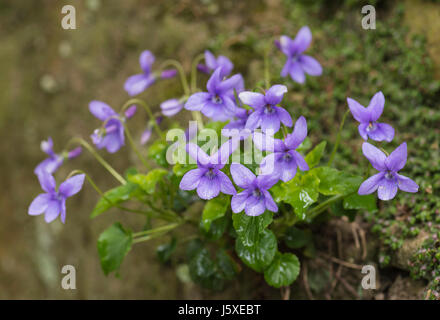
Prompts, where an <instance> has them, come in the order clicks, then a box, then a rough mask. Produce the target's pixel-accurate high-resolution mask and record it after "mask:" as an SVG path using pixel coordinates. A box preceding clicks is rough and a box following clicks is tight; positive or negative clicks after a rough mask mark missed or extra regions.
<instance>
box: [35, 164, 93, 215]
mask: <svg viewBox="0 0 440 320" xmlns="http://www.w3.org/2000/svg"><path fill="white" fill-rule="evenodd" d="M84 178H85V174H78V175H75V176H73V177H71V178H69V179H67V180H66V181H64V182H63V183H61V185H60V187H59V189H58V191H57V190H56V182H55V179H54V177H53V176H52V175H51V174H50V173H48V172H42V173H41V174H39V175H38V179H39V181H40V185H41V188H42V189H43V190H44V191H45V193H41V194H39V195H38V196H37V197H36V198H35V199H34V200H33V201H32V203H31V205H30V206H29V210H28V214H29V215H31V216H37V215H40V214H42V213H45V216H44V219H45V220H46V222H47V223H50V222H52V221H54V220H55V219H56V218H57V217H58V216H59V215H60V214H61V222H62V223H65V221H66V199H67V198H69V197H71V196H73V195H75V194H77V193H78V192H79V191H80V190H81V188H82V186H83V183H84Z"/></svg>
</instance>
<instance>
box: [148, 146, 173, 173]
mask: <svg viewBox="0 0 440 320" xmlns="http://www.w3.org/2000/svg"><path fill="white" fill-rule="evenodd" d="M167 149H168V144H167V143H166V142H165V141H162V140H157V141H156V142H154V143H153V144H152V145H151V146H150V147H149V148H148V157H149V158H151V159H153V160H154V161H155V162H156V163H157V164H158V165H160V166H162V167H167V166H168V161H167V159H166V153H167Z"/></svg>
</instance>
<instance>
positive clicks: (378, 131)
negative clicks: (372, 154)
mask: <svg viewBox="0 0 440 320" xmlns="http://www.w3.org/2000/svg"><path fill="white" fill-rule="evenodd" d="M347 103H348V107H349V108H350V111H351V114H352V115H353V118H355V119H356V121H358V122H359V123H360V124H359V127H358V130H359V134H360V135H361V137H362V138H363V139H364V140H365V141H367V140H368V138H370V139H371V140H375V141H383V140H385V141H387V142H390V141H392V140H393V138H394V129H393V127H392V126H390V125H389V124H386V123H379V122H377V120H378V119H379V117H380V116H381V115H382V112H383V107H384V105H385V97H384V95H383V93H382V92H381V91H379V92H377V93H376V94H375V95H374V96H373V98H371V101H370V104H369V105H368V107H367V108H364V107H363V106H362V105H361V104H360V103H359V102H357V101H356V100H353V99H351V98H347Z"/></svg>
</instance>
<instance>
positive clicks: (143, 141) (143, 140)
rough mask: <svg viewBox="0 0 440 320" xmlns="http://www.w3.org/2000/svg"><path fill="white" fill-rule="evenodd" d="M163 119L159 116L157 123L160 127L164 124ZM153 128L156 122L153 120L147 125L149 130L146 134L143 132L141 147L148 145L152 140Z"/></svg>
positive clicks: (146, 130) (145, 131)
mask: <svg viewBox="0 0 440 320" xmlns="http://www.w3.org/2000/svg"><path fill="white" fill-rule="evenodd" d="M162 119H163V117H162V116H159V117H157V118H156V120H154V121H156V123H157V124H158V125H159V124H160V123H161V122H162ZM153 126H154V122H153V121H152V120H150V121H149V122H148V124H147V128H146V129H145V130H144V132H142V135H141V145H144V144H146V143H147V142H148V141H149V140H150V138H151V134H152V133H153Z"/></svg>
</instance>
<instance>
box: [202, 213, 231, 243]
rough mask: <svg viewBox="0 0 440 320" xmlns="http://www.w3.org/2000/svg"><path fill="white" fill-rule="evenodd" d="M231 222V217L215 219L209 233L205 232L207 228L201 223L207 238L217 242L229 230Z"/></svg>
mask: <svg viewBox="0 0 440 320" xmlns="http://www.w3.org/2000/svg"><path fill="white" fill-rule="evenodd" d="M230 220H231V218H230V216H229V215H228V216H223V217H221V218H218V219H215V220H214V221H212V222H211V226H210V228H209V230H208V231H206V230H205V228H204V227H203V225H202V221H200V228H201V231H202V233H203V234H204V235H205V237H206V238H208V239H209V240H212V241H216V240H218V239H220V238H221V236H222V235H223V233H225V231H226V229H227V228H228V225H229V222H230Z"/></svg>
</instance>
